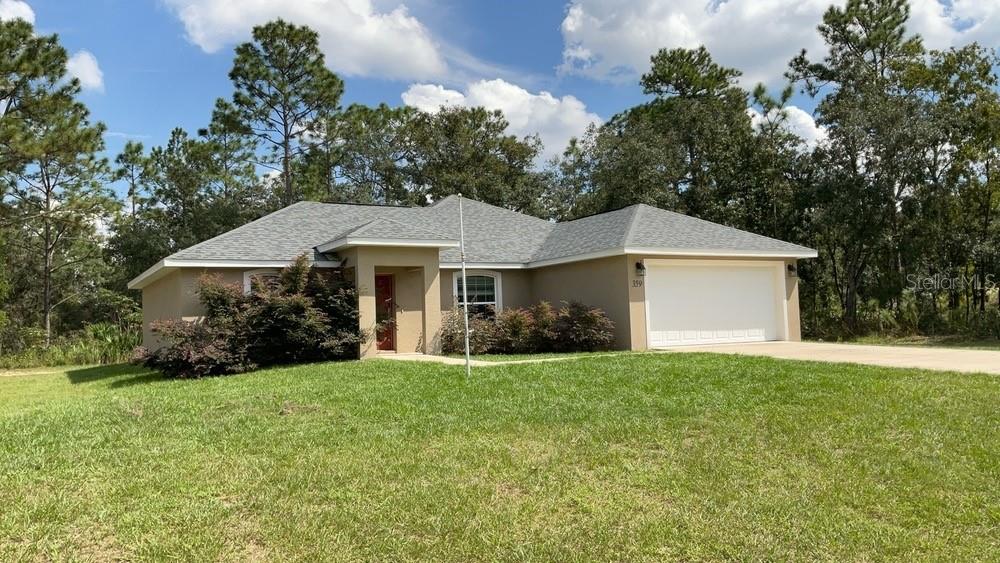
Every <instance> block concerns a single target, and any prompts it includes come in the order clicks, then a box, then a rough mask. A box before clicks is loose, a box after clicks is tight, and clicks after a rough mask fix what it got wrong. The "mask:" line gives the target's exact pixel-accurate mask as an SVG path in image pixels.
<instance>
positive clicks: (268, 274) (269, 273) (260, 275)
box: [243, 268, 281, 295]
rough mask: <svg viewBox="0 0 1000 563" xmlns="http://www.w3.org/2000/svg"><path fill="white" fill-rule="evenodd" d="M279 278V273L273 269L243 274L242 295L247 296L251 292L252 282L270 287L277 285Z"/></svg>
mask: <svg viewBox="0 0 1000 563" xmlns="http://www.w3.org/2000/svg"><path fill="white" fill-rule="evenodd" d="M280 278H281V273H280V272H279V271H278V270H276V269H274V268H265V269H262V270H250V271H247V272H243V293H245V294H247V295H249V294H250V292H251V291H253V284H254V280H256V281H257V283H263V284H267V285H270V284H273V283H278V280H279V279H280Z"/></svg>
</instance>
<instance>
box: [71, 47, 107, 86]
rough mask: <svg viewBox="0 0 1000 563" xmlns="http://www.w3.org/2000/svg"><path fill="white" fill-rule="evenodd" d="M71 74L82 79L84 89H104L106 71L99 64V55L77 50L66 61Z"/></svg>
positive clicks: (81, 84)
mask: <svg viewBox="0 0 1000 563" xmlns="http://www.w3.org/2000/svg"><path fill="white" fill-rule="evenodd" d="M66 70H67V71H68V72H69V75H70V76H72V77H74V78H76V79H78V80H79V81H80V86H81V87H83V89H84V90H96V91H98V92H103V91H104V73H103V72H101V67H100V65H98V64H97V57H95V56H94V55H93V54H92V53H91V52H90V51H77V52H76V53H74V54H73V56H72V57H70V58H69V61H67V62H66Z"/></svg>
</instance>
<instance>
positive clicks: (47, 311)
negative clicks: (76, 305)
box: [42, 190, 52, 348]
mask: <svg viewBox="0 0 1000 563" xmlns="http://www.w3.org/2000/svg"><path fill="white" fill-rule="evenodd" d="M50 193H51V192H49V191H48V190H46V193H45V215H44V219H43V220H44V222H45V226H44V227H43V229H44V234H43V239H44V240H43V244H44V247H43V254H44V255H45V256H44V263H43V266H42V319H43V323H44V329H45V347H46V348H48V347H49V346H50V345H51V344H52V226H51V225H50V224H49V212H50V211H51V210H52V200H51V197H50Z"/></svg>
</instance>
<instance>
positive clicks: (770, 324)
mask: <svg viewBox="0 0 1000 563" xmlns="http://www.w3.org/2000/svg"><path fill="white" fill-rule="evenodd" d="M645 287H646V292H645V293H646V323H647V326H646V334H647V335H648V339H649V346H650V347H663V346H683V345H696V344H728V343H740V342H764V341H768V340H785V339H787V336H786V335H787V331H788V329H787V323H786V319H787V311H786V310H785V308H786V304H785V277H784V263H783V262H777V261H736V260H655V261H652V260H650V261H647V262H646V280H645Z"/></svg>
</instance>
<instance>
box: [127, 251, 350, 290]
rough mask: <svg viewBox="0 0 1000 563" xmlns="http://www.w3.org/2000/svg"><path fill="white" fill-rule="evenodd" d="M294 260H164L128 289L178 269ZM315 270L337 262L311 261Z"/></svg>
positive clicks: (274, 264) (265, 264)
mask: <svg viewBox="0 0 1000 563" xmlns="http://www.w3.org/2000/svg"><path fill="white" fill-rule="evenodd" d="M293 262H295V260H189V259H183V258H164V259H163V260H160V261H159V262H157V263H156V264H154V265H153V266H151V267H150V268H149V269H148V270H146V271H145V272H143V273H141V274H139V275H138V276H136V277H135V279H133V280H132V281H130V282H128V285H127V287H128V288H129V289H142V288H144V287H146V286H147V285H149V284H151V283H153V282H154V281H156V280H158V279H160V278H162V277H164V276H166V275H167V274H169V273H171V272H173V271H174V270H178V269H180V268H240V269H247V268H284V267H286V266H289V265H291V264H292V263H293ZM311 264H312V265H313V266H316V267H317V268H336V267H339V266H340V261H339V260H313V261H312V262H311Z"/></svg>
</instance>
